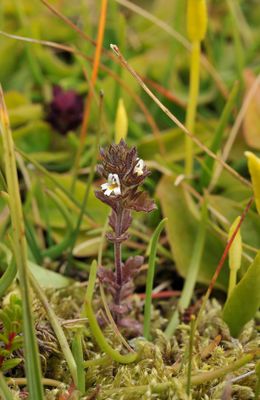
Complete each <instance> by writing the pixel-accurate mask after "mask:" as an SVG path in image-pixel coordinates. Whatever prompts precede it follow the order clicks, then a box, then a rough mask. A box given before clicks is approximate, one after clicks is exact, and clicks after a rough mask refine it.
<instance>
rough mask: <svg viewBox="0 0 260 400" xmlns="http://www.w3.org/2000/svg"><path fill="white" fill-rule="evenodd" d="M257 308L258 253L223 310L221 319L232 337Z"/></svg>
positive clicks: (259, 294)
mask: <svg viewBox="0 0 260 400" xmlns="http://www.w3.org/2000/svg"><path fill="white" fill-rule="evenodd" d="M259 306H260V251H259V252H258V253H257V256H256V258H255V259H254V261H253V263H252V264H251V265H250V267H249V268H248V270H247V272H246V273H245V275H244V276H243V278H242V279H241V281H240V282H239V283H238V284H237V286H236V287H235V288H234V290H233V291H232V293H231V295H230V297H229V298H228V300H227V302H226V304H225V307H224V310H223V319H224V321H225V322H226V323H227V324H228V326H229V329H230V333H231V335H232V336H234V337H237V336H238V335H239V333H240V332H241V330H242V328H243V326H244V325H245V324H246V323H247V322H248V321H250V320H251V319H252V318H253V317H254V316H255V314H256V312H257V310H258V308H259Z"/></svg>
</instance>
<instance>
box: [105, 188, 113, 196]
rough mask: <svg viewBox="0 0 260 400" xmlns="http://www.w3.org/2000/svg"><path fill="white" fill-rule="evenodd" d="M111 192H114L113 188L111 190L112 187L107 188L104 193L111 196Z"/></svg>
mask: <svg viewBox="0 0 260 400" xmlns="http://www.w3.org/2000/svg"><path fill="white" fill-rule="evenodd" d="M111 193H112V190H111V189H107V190H106V191H105V192H104V194H105V195H106V196H110V194H111Z"/></svg>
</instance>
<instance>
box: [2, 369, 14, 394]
mask: <svg viewBox="0 0 260 400" xmlns="http://www.w3.org/2000/svg"><path fill="white" fill-rule="evenodd" d="M0 395H1V396H2V397H1V398H3V399H4V400H13V395H12V393H11V391H10V389H9V387H8V386H7V383H6V381H5V378H4V375H3V374H2V373H1V372H0Z"/></svg>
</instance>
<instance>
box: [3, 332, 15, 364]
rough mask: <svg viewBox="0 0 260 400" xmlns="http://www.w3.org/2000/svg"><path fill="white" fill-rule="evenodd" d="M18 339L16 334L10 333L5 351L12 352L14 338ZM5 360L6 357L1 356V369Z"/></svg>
mask: <svg viewBox="0 0 260 400" xmlns="http://www.w3.org/2000/svg"><path fill="white" fill-rule="evenodd" d="M15 337H16V332H10V333H9V335H8V342H7V343H6V344H5V350H7V351H10V350H11V348H12V344H13V341H14V338H15ZM4 360H5V356H0V369H1V367H2V365H3V362H4Z"/></svg>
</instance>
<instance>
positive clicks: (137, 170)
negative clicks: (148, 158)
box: [134, 158, 144, 176]
mask: <svg viewBox="0 0 260 400" xmlns="http://www.w3.org/2000/svg"><path fill="white" fill-rule="evenodd" d="M143 169H144V160H142V159H141V158H139V159H138V163H137V164H136V166H135V168H134V173H135V174H137V175H138V176H141V175H143V173H144V171H143Z"/></svg>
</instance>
